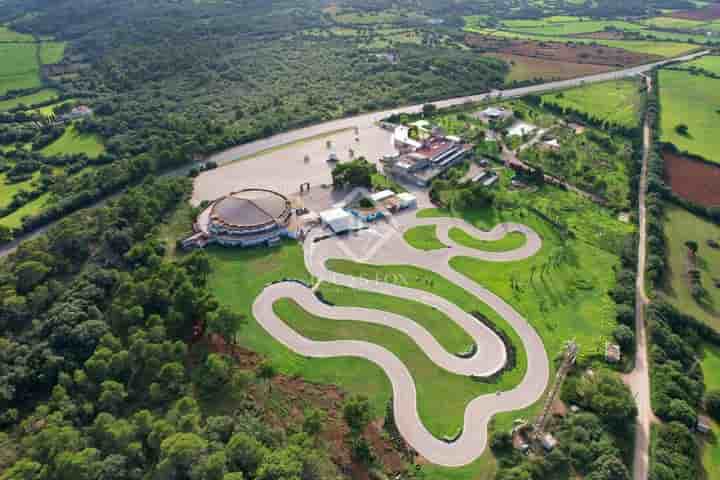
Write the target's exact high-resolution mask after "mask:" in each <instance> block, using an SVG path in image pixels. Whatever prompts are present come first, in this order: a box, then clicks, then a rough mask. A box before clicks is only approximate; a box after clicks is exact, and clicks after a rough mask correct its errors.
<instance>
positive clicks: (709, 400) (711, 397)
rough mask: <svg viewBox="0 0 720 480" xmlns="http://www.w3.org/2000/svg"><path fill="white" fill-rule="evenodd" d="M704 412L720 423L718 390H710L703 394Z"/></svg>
mask: <svg viewBox="0 0 720 480" xmlns="http://www.w3.org/2000/svg"><path fill="white" fill-rule="evenodd" d="M705 410H707V412H708V413H709V414H710V416H711V417H713V418H714V419H715V420H717V421H720V390H710V391H709V392H707V393H706V394H705Z"/></svg>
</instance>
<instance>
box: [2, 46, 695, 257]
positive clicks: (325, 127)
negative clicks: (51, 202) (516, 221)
mask: <svg viewBox="0 0 720 480" xmlns="http://www.w3.org/2000/svg"><path fill="white" fill-rule="evenodd" d="M707 53H709V52H708V51H707V50H703V51H700V52H696V53H693V54H690V55H684V56H681V57H677V58H672V59H668V60H663V61H660V62H655V63H650V64H647V65H640V66H637V67H631V68H626V69H623V70H617V71H614V72H607V73H600V74H595V75H587V76H584V77H578V78H574V79H571V80H563V81H557V82H548V83H543V84H539V85H532V86H529V87H523V88H515V89H510V90H498V91H496V92H491V93H483V94H479V95H470V96H465V97H458V98H451V99H448V100H441V101H437V102H429V103H433V104H434V105H436V106H437V107H439V108H443V107H450V106H453V105H460V104H463V103H468V102H480V101H483V100H487V99H489V98H516V97H522V96H524V95H529V94H531V93H538V92H545V91H548V90H557V89H563V88H570V87H576V86H580V85H583V84H586V83H596V82H603V81H608V80H615V79H619V78H625V77H631V76H635V75H639V74H641V73H643V72H647V71H649V70H651V69H653V68H655V67H658V66H662V65H664V64H667V63H670V62H680V61H688V60H692V59H694V58H696V57H699V56H702V55H706V54H707ZM420 111H422V105H412V106H408V107H398V108H394V109H392V110H385V111H382V112H373V113H366V114H362V115H358V116H355V117H348V118H342V119H338V120H331V121H328V122H325V123H321V124H317V125H312V126H309V127H304V128H300V129H297V130H291V131H289V132H283V133H279V134H277V135H273V136H271V137H268V138H263V139H260V140H256V141H254V142H250V143H246V144H243V145H238V146H236V147H232V148H229V149H227V150H224V151H222V152H218V153H216V154H214V155H211V156H210V157H208V159H207V160H212V161H215V162H217V163H218V164H226V163H230V162H233V161H235V160H239V159H242V158H244V157H248V156H253V155H257V154H259V153H261V152H263V151H266V150H270V149H274V148H278V147H282V146H284V145H289V144H291V143H294V142H299V141H302V140H305V139H308V138H313V137H320V136H322V135H324V134H327V133H328V132H336V131H341V130H345V129H350V128H355V127H358V128H369V127H370V126H372V125H374V124H375V123H376V122H378V121H380V120H382V119H383V118H386V117H388V116H389V115H391V114H393V113H402V112H420ZM189 169H190V166H185V167H182V168H179V169H176V170H173V171H170V172H167V173H165V174H164V175H182V174H185V173H186V172H187V171H188V170H189ZM97 205H98V204H95V205H92V206H90V207H87V208H93V207H95V206H97ZM53 224H54V222H53V223H51V224H49V225H47V226H44V227H40V228H38V229H37V230H34V231H32V232H28V233H25V234H23V235H20V236H19V237H18V238H17V239H16V240H15V241H13V242H11V243H9V244H6V245H2V246H0V258H3V257H6V256H7V255H9V254H10V253H12V252H14V251H15V250H16V249H17V246H18V245H19V244H20V243H22V242H24V241H26V240H30V239H31V238H35V237H37V236H38V235H41V234H42V233H44V232H45V231H47V229H48V228H49V226H50V225H53Z"/></svg>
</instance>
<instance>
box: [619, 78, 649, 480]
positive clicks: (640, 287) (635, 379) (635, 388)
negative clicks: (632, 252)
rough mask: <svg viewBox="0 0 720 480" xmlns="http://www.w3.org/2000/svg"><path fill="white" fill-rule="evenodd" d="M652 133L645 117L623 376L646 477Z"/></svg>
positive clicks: (638, 472)
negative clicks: (631, 364) (632, 342)
mask: <svg viewBox="0 0 720 480" xmlns="http://www.w3.org/2000/svg"><path fill="white" fill-rule="evenodd" d="M645 81H646V83H647V88H648V90H651V89H652V88H653V85H652V80H651V79H650V77H645ZM651 147H652V132H651V130H650V123H649V122H648V119H647V117H646V118H645V121H644V125H643V158H642V169H641V172H640V187H639V193H638V231H639V232H638V233H639V238H638V267H637V277H636V280H635V282H636V283H635V290H636V294H635V337H636V341H637V345H636V352H635V368H634V369H633V371H632V372H630V373H629V374H628V375H627V376H626V377H625V381H626V382H627V384H628V386H629V387H630V390H631V391H632V393H633V396H634V397H635V401H636V403H637V409H638V416H637V425H636V426H635V455H634V459H633V479H634V480H647V478H648V474H649V472H648V470H649V466H650V424H651V422H652V418H653V413H652V405H651V401H650V370H649V365H648V355H647V351H648V345H647V330H646V328H645V307H646V306H647V304H648V303H650V301H649V300H648V298H647V296H646V295H645V260H646V258H647V215H646V204H645V201H646V198H645V197H646V193H647V174H648V161H649V157H650V150H651Z"/></svg>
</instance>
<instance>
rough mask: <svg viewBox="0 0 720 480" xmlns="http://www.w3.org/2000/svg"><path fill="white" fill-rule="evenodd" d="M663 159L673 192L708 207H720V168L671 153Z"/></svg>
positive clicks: (667, 152)
mask: <svg viewBox="0 0 720 480" xmlns="http://www.w3.org/2000/svg"><path fill="white" fill-rule="evenodd" d="M663 159H664V160H665V175H666V176H667V179H668V183H669V184H670V188H671V189H672V191H673V192H675V193H676V194H677V195H679V196H680V197H682V198H685V199H687V200H690V201H692V202H695V203H699V204H700V205H704V206H706V207H711V206H715V205H720V167H718V166H714V165H710V164H709V163H705V162H702V161H700V160H693V159H692V158H688V157H684V156H682V155H679V154H677V153H672V152H669V151H665V152H663Z"/></svg>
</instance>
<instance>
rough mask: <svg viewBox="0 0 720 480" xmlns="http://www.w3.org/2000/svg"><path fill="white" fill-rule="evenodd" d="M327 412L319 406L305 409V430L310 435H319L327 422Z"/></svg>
mask: <svg viewBox="0 0 720 480" xmlns="http://www.w3.org/2000/svg"><path fill="white" fill-rule="evenodd" d="M325 417H326V416H325V412H323V411H322V410H320V409H318V408H308V409H306V410H305V419H304V420H303V431H304V432H305V433H307V434H308V435H317V434H318V433H320V430H322V426H323V423H324V422H325Z"/></svg>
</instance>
